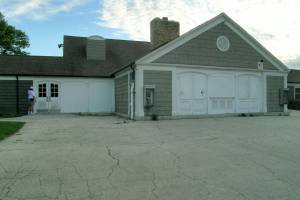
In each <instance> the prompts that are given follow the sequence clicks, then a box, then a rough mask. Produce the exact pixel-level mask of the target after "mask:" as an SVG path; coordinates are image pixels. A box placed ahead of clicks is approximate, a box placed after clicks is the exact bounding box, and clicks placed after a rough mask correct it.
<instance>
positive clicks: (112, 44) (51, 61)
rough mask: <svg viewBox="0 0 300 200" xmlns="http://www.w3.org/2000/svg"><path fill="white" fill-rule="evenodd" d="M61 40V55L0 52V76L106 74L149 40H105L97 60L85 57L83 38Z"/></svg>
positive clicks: (135, 54) (140, 53)
mask: <svg viewBox="0 0 300 200" xmlns="http://www.w3.org/2000/svg"><path fill="white" fill-rule="evenodd" d="M64 43H65V44H64V45H65V48H66V50H67V51H68V52H64V53H66V54H67V55H66V56H64V57H50V56H3V55H2V56H0V75H30V76H76V77H110V76H111V73H112V72H113V71H115V70H117V69H119V68H122V67H123V66H126V65H128V64H129V63H131V62H132V61H134V60H136V59H138V58H140V57H142V56H144V55H146V54H147V53H149V52H150V51H151V44H150V43H149V42H141V41H128V40H115V39H106V59H105V60H104V61H97V60H87V59H86V52H85V47H86V38H85V37H74V36H65V37H64ZM66 45H67V46H66Z"/></svg>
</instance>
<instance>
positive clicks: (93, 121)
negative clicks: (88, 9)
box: [0, 113, 300, 200]
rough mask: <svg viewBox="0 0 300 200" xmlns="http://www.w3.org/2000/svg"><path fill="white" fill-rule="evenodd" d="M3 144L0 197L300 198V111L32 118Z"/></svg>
mask: <svg viewBox="0 0 300 200" xmlns="http://www.w3.org/2000/svg"><path fill="white" fill-rule="evenodd" d="M9 120H22V121H27V124H26V125H25V127H24V128H23V129H22V130H21V131H20V132H19V133H18V134H17V135H14V136H12V137H10V138H8V139H6V140H4V141H2V142H0V199H1V200H7V199H12V200H31V199H32V200H33V199H39V200H43V199H47V200H48V199H49V200H50V199H59V200H60V199H65V200H77V199H84V200H85V199H109V200H115V199H121V200H145V199H165V200H166V199H168V200H177V199H178V200H183V199H184V200H192V199H193V200H200V199H205V200H210V199H211V200H219V199H222V200H235V199H237V200H249V199H253V200H258V199H259V200H264V199H270V200H277V199H278V200H285V199H286V200H294V199H295V200H298V199H300V115H299V114H298V113H295V114H293V115H292V116H290V117H232V118H210V119H193V120H170V121H156V122H154V121H147V122H130V121H124V120H123V119H120V118H118V117H92V116H89V117H87V116H85V117H83V116H76V115H36V116H32V117H22V118H17V119H9Z"/></svg>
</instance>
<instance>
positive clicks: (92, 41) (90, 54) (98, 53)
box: [86, 35, 106, 60]
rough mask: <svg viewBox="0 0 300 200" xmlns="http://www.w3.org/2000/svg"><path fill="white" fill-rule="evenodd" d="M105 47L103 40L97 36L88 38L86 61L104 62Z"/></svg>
mask: <svg viewBox="0 0 300 200" xmlns="http://www.w3.org/2000/svg"><path fill="white" fill-rule="evenodd" d="M105 58H106V45H105V39H104V38H103V37H101V36H98V35H93V36H90V37H88V38H87V39H86V59H87V60H105Z"/></svg>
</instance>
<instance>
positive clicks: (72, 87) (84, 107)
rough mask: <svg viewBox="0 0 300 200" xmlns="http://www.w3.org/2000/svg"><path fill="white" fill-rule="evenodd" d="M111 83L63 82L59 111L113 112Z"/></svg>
mask: <svg viewBox="0 0 300 200" xmlns="http://www.w3.org/2000/svg"><path fill="white" fill-rule="evenodd" d="M113 102H114V101H113V83H112V82H111V81H95V80H93V81H65V82H63V83H62V85H61V111H62V112H64V113H78V112H95V113H96V112H113Z"/></svg>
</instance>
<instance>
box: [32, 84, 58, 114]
mask: <svg viewBox="0 0 300 200" xmlns="http://www.w3.org/2000/svg"><path fill="white" fill-rule="evenodd" d="M40 84H46V97H42V98H45V101H46V109H45V110H40V109H38V107H37V106H38V101H39V99H40V98H41V97H39V85H40ZM51 84H57V85H58V97H57V98H56V97H51ZM35 91H36V104H35V108H34V109H35V111H36V112H44V113H57V112H60V111H61V99H60V98H61V82H59V81H56V80H37V81H36V82H35ZM52 98H55V99H56V100H57V104H58V107H59V109H57V110H52V109H51V105H50V103H51V99H52Z"/></svg>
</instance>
